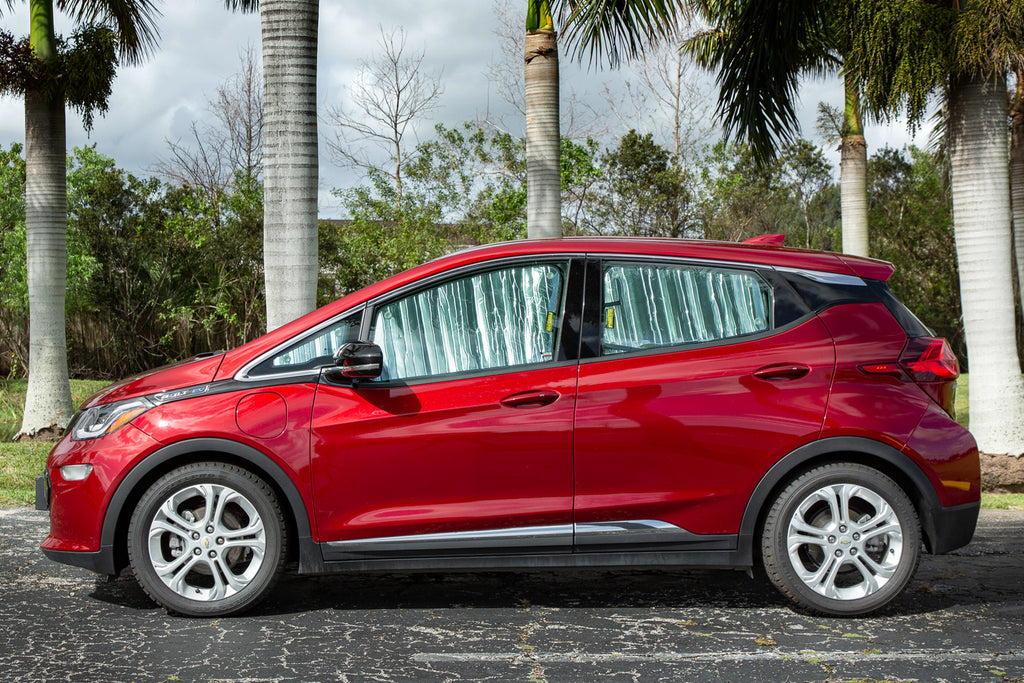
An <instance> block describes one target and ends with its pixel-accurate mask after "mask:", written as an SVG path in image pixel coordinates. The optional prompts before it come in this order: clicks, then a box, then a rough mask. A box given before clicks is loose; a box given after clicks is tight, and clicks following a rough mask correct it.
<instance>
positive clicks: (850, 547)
mask: <svg viewBox="0 0 1024 683" xmlns="http://www.w3.org/2000/svg"><path fill="white" fill-rule="evenodd" d="M843 501H845V506H846V508H847V512H846V513H844V512H843V511H842V508H843ZM920 548H921V530H920V527H919V525H918V519H917V513H916V511H915V510H914V506H913V504H912V503H911V502H910V499H909V498H908V497H907V495H906V493H904V491H903V489H901V488H900V487H899V486H898V485H897V484H896V483H895V482H894V481H893V480H892V479H890V478H889V477H887V476H885V475H884V474H882V473H881V472H879V471H878V470H875V469H872V468H870V467H866V466H864V465H858V464H854V463H833V464H828V465H822V466H820V467H816V468H814V469H812V470H809V471H807V472H805V473H804V474H802V475H800V476H799V477H797V478H796V479H794V480H793V481H792V482H791V483H790V484H789V485H787V486H786V487H785V488H784V489H783V490H782V492H781V493H779V495H778V496H777V497H776V498H775V500H774V501H773V503H772V506H771V508H770V509H769V511H768V515H767V516H766V518H765V522H764V528H763V533H762V535H761V554H762V559H763V560H764V567H765V570H766V571H767V573H768V578H769V579H770V580H771V582H772V583H773V584H775V586H776V587H777V588H778V589H779V590H780V591H782V593H783V594H784V595H786V596H787V597H789V598H790V599H791V600H793V601H794V602H796V603H797V604H798V605H800V606H802V607H804V608H806V609H808V610H810V611H813V612H816V613H819V614H827V615H832V616H859V615H864V614H868V613H869V612H874V611H876V610H879V609H881V608H883V607H885V606H886V605H888V604H889V603H890V602H892V601H893V600H894V599H896V597H898V596H899V595H900V593H902V592H903V590H904V589H906V587H907V586H908V585H909V584H910V581H911V580H912V579H913V578H914V573H915V572H916V571H917V565H918V561H919V560H920Z"/></svg>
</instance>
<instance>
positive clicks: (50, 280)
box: [21, 0, 73, 436]
mask: <svg viewBox="0 0 1024 683" xmlns="http://www.w3.org/2000/svg"><path fill="white" fill-rule="evenodd" d="M30 14H31V21H32V32H31V34H30V41H31V45H32V49H33V51H34V53H35V55H36V56H37V57H38V58H39V59H42V60H47V59H52V58H53V57H54V56H55V54H56V52H55V41H54V37H53V3H52V0H33V1H32V2H31V3H30ZM65 145H66V143H65V133H64V98H63V96H61V95H58V96H56V97H49V98H48V97H46V96H44V95H42V94H41V93H39V92H32V91H30V92H28V93H27V94H26V95H25V232H26V241H27V266H28V302H29V357H28V366H29V367H28V393H27V395H26V397H25V414H24V416H23V419H22V423H21V434H24V435H27V436H33V435H35V434H36V433H37V432H39V431H40V430H43V429H48V428H51V427H54V428H55V430H56V431H57V432H59V431H61V430H63V429H64V427H65V426H66V425H67V423H68V421H69V420H70V419H71V415H72V413H73V406H72V403H71V385H70V383H69V382H68V355H67V334H66V331H65V322H64V291H65V288H66V282H67V190H66V187H67V177H66V174H67V167H66V160H65V149H66V147H65Z"/></svg>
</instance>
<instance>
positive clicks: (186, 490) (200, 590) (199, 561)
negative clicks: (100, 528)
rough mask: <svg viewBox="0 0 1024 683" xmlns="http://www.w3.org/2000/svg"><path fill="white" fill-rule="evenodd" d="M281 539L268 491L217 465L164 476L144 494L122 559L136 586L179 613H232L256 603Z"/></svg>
mask: <svg viewBox="0 0 1024 683" xmlns="http://www.w3.org/2000/svg"><path fill="white" fill-rule="evenodd" d="M208 510H209V512H208ZM286 544H287V534H286V532H285V524H284V517H283V515H282V514H281V507H280V505H279V503H278V501H277V497H276V496H275V495H274V492H273V491H272V490H271V488H270V487H269V486H268V485H267V484H266V482H264V481H263V480H262V479H260V478H259V477H257V476H256V475H255V474H253V473H251V472H249V471H247V470H245V469H242V468H240V467H236V466H234V465H228V464H225V463H220V462H201V463H194V464H190V465H185V466H183V467H180V468H178V469H176V470H173V471H171V472H168V473H167V474H165V475H164V476H163V477H161V478H160V479H158V480H157V481H156V483H154V484H153V485H152V486H151V487H150V488H149V489H148V490H147V491H146V493H145V494H143V496H142V498H141V499H140V500H139V504H138V505H137V506H136V507H135V511H134V512H133V513H132V519H131V524H130V526H129V527H128V556H129V559H130V561H131V566H132V569H133V570H134V572H135V577H136V579H137V580H138V582H139V584H140V585H141V586H142V589H143V590H144V591H146V593H147V594H148V595H149V596H150V597H151V598H153V600H155V601H156V602H157V603H159V604H160V605H162V606H163V607H165V608H166V609H167V611H168V612H172V613H177V614H182V615H186V616H196V617H219V616H227V615H231V614H239V613H240V612H243V611H245V610H247V609H249V608H251V607H252V606H253V605H255V604H256V603H258V602H259V601H260V600H262V599H263V598H264V597H266V594H267V593H268V592H269V590H270V588H271V587H272V586H273V585H274V583H275V582H276V581H277V579H278V577H279V576H280V575H281V572H282V569H283V567H284V561H285V557H286V556H287V552H286V551H287V548H286Z"/></svg>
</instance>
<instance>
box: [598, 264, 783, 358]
mask: <svg viewBox="0 0 1024 683" xmlns="http://www.w3.org/2000/svg"><path fill="white" fill-rule="evenodd" d="M602 306H603V317H602V320H601V355H609V354H615V353H626V352H630V351H638V350H643V349H652V348H661V347H669V346H678V345H682V344H696V343H703V342H713V341H718V340H721V339H729V338H731V337H740V336H743V335H748V334H756V333H758V332H764V331H765V330H768V329H770V328H771V325H772V320H771V311H772V296H771V288H770V287H769V286H768V284H767V283H766V282H764V281H763V280H762V279H761V278H760V277H758V276H757V275H756V274H755V273H752V272H748V271H744V270H730V269H724V268H709V267H701V266H695V265H671V264H649V263H605V264H604V268H603V283H602Z"/></svg>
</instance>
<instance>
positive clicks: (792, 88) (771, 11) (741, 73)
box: [686, 0, 840, 163]
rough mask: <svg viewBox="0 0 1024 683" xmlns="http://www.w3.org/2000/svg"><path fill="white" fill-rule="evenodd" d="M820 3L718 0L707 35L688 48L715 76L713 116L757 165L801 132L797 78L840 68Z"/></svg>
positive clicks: (709, 7)
mask: <svg viewBox="0 0 1024 683" xmlns="http://www.w3.org/2000/svg"><path fill="white" fill-rule="evenodd" d="M828 5H829V3H826V2H822V1H821V0H787V1H786V2H778V0H717V1H716V2H713V3H710V4H707V3H706V8H705V9H702V10H701V11H702V13H703V12H704V11H708V12H709V14H708V15H705V19H707V20H710V21H711V22H712V24H713V28H712V29H711V31H707V32H705V33H704V34H702V35H699V36H698V38H699V40H697V41H696V42H692V41H691V43H689V44H687V46H686V47H687V49H688V50H689V51H691V53H694V54H696V55H697V57H698V61H699V63H701V65H702V66H704V67H705V68H710V69H712V70H715V71H717V83H718V86H719V99H718V110H717V113H718V116H719V117H720V118H721V120H722V123H723V127H724V129H725V133H726V135H727V136H731V135H734V134H735V135H737V136H738V137H740V138H741V139H744V140H746V141H747V142H748V143H749V144H750V146H751V150H752V152H753V153H754V156H755V158H756V159H757V160H758V162H760V163H766V162H768V161H771V160H772V159H774V158H775V150H776V149H777V148H778V147H780V146H782V145H784V144H787V143H789V142H791V141H792V140H793V138H794V135H795V134H796V133H797V132H798V131H799V123H798V121H797V117H796V110H795V102H796V99H797V92H798V88H799V78H800V76H801V75H804V74H808V73H810V74H823V73H826V72H829V71H832V70H834V69H836V68H837V67H838V65H839V64H840V59H839V56H838V54H837V48H836V44H835V41H834V39H833V35H832V33H831V32H830V31H829V30H828V28H829V25H828V20H829V13H828Z"/></svg>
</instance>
